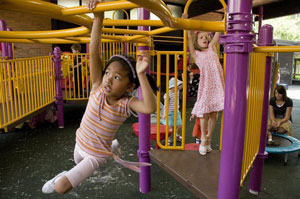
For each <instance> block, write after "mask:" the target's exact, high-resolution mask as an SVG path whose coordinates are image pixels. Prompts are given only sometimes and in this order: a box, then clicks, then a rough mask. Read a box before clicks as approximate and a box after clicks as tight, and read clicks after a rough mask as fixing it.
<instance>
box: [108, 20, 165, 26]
mask: <svg viewBox="0 0 300 199" xmlns="http://www.w3.org/2000/svg"><path fill="white" fill-rule="evenodd" d="M103 25H104V26H165V25H164V24H163V22H162V21H160V20H127V19H119V20H104V21H103Z"/></svg>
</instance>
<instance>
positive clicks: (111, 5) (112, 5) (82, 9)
mask: <svg viewBox="0 0 300 199" xmlns="http://www.w3.org/2000/svg"><path fill="white" fill-rule="evenodd" d="M138 7H139V6H138V5H136V4H134V3H131V2H128V1H113V2H104V3H99V4H97V6H96V8H95V9H94V10H93V11H91V10H89V9H88V8H87V7H86V6H79V7H78V6H77V7H72V8H64V9H62V11H61V13H62V14H63V15H77V14H85V13H91V12H102V11H109V10H120V9H132V8H138Z"/></svg>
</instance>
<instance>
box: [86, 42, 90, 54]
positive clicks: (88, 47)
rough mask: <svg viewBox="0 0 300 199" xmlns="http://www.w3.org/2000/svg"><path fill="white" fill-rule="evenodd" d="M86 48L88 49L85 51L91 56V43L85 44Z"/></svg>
mask: <svg viewBox="0 0 300 199" xmlns="http://www.w3.org/2000/svg"><path fill="white" fill-rule="evenodd" d="M85 47H86V50H85V51H86V53H87V54H89V53H90V44H89V43H86V44H85Z"/></svg>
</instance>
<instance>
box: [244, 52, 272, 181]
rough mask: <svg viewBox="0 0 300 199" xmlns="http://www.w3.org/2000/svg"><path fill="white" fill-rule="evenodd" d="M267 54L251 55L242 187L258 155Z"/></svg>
mask: <svg viewBox="0 0 300 199" xmlns="http://www.w3.org/2000/svg"><path fill="white" fill-rule="evenodd" d="M266 55H267V54H266V53H251V59H250V71H249V89H248V105H247V119H246V131H245V141H244V155H243V165H242V171H241V182H240V183H241V185H242V183H243V182H244V180H245V178H246V176H247V174H248V172H249V170H250V168H251V166H252V164H253V162H254V160H255V158H256V155H257V153H258V149H259V143H260V133H261V132H260V131H261V118H262V108H263V98H264V81H265V80H264V79H265V63H266Z"/></svg>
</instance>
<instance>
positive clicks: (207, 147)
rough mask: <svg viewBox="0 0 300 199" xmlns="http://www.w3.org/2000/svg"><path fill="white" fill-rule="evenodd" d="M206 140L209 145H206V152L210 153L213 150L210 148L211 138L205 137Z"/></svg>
mask: <svg viewBox="0 0 300 199" xmlns="http://www.w3.org/2000/svg"><path fill="white" fill-rule="evenodd" d="M206 139H207V141H208V142H209V144H208V145H206V152H207V153H209V152H211V151H212V150H213V149H212V148H211V138H208V137H207V136H206Z"/></svg>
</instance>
